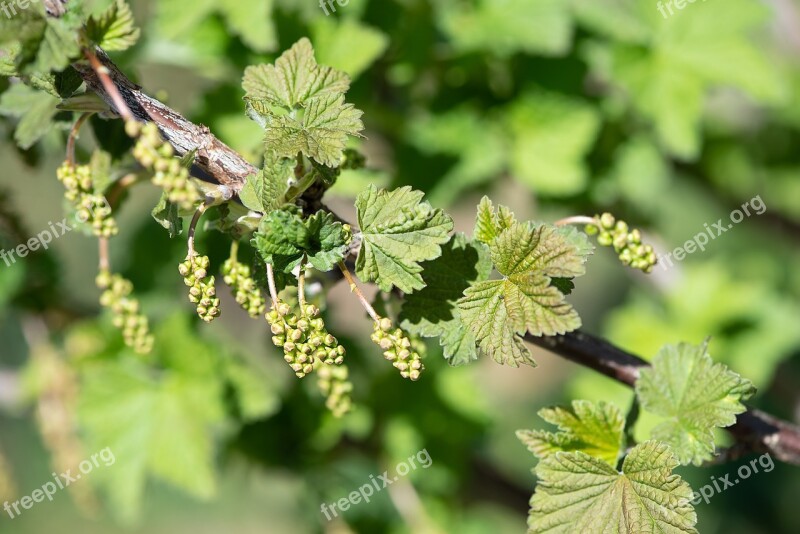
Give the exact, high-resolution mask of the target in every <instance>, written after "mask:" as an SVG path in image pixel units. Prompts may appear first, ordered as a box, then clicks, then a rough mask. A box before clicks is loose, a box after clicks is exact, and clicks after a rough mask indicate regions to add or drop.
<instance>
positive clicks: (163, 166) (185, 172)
mask: <svg viewBox="0 0 800 534" xmlns="http://www.w3.org/2000/svg"><path fill="white" fill-rule="evenodd" d="M125 131H126V132H128V135H130V136H131V137H134V138H137V141H136V146H135V147H134V148H133V156H134V157H135V158H136V160H137V161H138V162H139V163H141V164H142V166H143V167H145V168H147V169H150V170H153V171H155V175H154V176H153V184H154V185H156V186H158V187H160V188H162V189H163V190H164V192H166V194H167V198H168V199H169V201H170V202H172V203H173V204H176V205H177V206H178V207H179V208H180V209H182V210H186V211H189V210H191V209H192V208H193V207H194V204H195V203H196V202H197V200H198V199H199V198H200V194H199V191H198V190H197V187H196V186H195V185H194V184H193V183H192V182H191V180H190V179H189V169H187V168H186V167H184V166H183V165H181V162H180V160H178V159H177V158H175V157H174V156H175V151H174V149H173V148H172V145H170V144H169V143H167V142H165V141H164V140H163V139H161V134H159V133H158V126H156V125H155V123H152V122H148V123H147V124H141V123H139V122H136V121H129V122H128V123H127V124H126V125H125Z"/></svg>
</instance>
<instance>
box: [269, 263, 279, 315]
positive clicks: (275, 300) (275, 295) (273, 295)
mask: <svg viewBox="0 0 800 534" xmlns="http://www.w3.org/2000/svg"><path fill="white" fill-rule="evenodd" d="M267 283H268V284H269V296H270V298H272V307H273V308H277V307H278V290H277V289H276V287H275V272H274V271H273V270H272V264H271V263H268V264H267Z"/></svg>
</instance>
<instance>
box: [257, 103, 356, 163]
mask: <svg viewBox="0 0 800 534" xmlns="http://www.w3.org/2000/svg"><path fill="white" fill-rule="evenodd" d="M251 105H253V109H254V110H256V112H258V113H260V112H261V111H262V110H263V109H264V108H262V107H259V106H258V105H257V104H256V103H251ZM361 115H363V112H361V111H360V110H358V109H356V108H355V107H354V106H353V105H352V104H345V102H344V96H343V95H328V96H326V97H323V98H315V99H314V100H313V101H311V102H309V103H308V104H307V105H306V107H305V109H304V111H303V113H299V114H297V115H295V114H288V115H280V116H277V117H274V118H273V120H272V121H270V122H269V123H268V124H267V128H266V137H265V143H266V147H267V149H268V150H274V151H275V152H276V153H277V154H278V155H279V156H284V157H291V156H296V155H297V153H298V152H302V153H303V154H305V155H306V156H308V157H309V158H311V159H313V160H314V161H316V162H319V163H322V164H323V165H327V166H328V167H338V166H339V164H340V163H341V159H342V153H343V152H344V149H345V147H346V146H347V137H348V136H350V135H352V136H357V135H359V132H361V130H363V129H364V124H363V123H362V122H361Z"/></svg>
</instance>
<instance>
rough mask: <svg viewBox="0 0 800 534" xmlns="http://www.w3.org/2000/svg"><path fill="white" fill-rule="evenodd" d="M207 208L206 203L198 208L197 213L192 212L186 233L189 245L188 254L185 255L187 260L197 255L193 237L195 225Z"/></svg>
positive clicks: (195, 229)
mask: <svg viewBox="0 0 800 534" xmlns="http://www.w3.org/2000/svg"><path fill="white" fill-rule="evenodd" d="M207 208H208V204H207V203H205V202H204V203H203V204H200V207H199V208H197V211H195V212H194V216H193V217H192V222H191V223H189V231H188V236H189V239H188V245H189V253H188V254H187V258H194V257H195V256H196V255H197V253H196V252H195V250H194V235H195V232H196V231H197V223H198V222H200V217H202V216H203V213H205V212H206V209H207Z"/></svg>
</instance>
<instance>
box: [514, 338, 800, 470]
mask: <svg viewBox="0 0 800 534" xmlns="http://www.w3.org/2000/svg"><path fill="white" fill-rule="evenodd" d="M525 339H526V341H529V342H531V343H533V344H535V345H538V346H540V347H542V348H544V349H547V350H549V351H550V352H553V353H555V354H558V355H559V356H561V357H563V358H566V359H568V360H572V361H573V362H575V363H578V364H580V365H583V366H585V367H589V368H591V369H594V370H595V371H598V372H600V373H602V374H604V375H606V376H608V377H610V378H613V379H614V380H617V381H618V382H622V383H623V384H626V385H628V386H631V387H632V386H633V385H634V384H635V383H636V379H637V378H638V377H639V370H640V369H641V368H642V367H647V366H649V365H650V364H648V363H647V362H646V361H644V360H642V359H641V358H639V357H638V356H634V355H633V354H629V353H627V352H625V351H624V350H622V349H620V348H618V347H615V346H614V345H612V344H610V343H608V342H607V341H604V340H602V339H599V338H596V337H594V336H591V335H589V334H586V333H584V332H572V333H569V334H566V335H563V336H555V337H535V336H526V338H525ZM725 430H727V431H728V432H730V433H731V434H732V435H733V437H734V439H735V440H736V446H735V447H734V450H735V451H736V452H735V454H733V455H732V456H731V457H729V459H730V460H734V459H736V457H739V456H744V455H745V454H747V453H765V452H767V453H769V454H770V455H771V456H772V457H773V458H776V459H778V460H781V461H783V462H786V463H790V464H794V465H800V427H798V426H796V425H793V424H791V423H788V422H786V421H782V420H780V419H778V418H776V417H773V416H771V415H769V414H767V413H764V412H762V411H760V410H756V409H754V408H750V409H748V410H747V411H746V412H745V413H743V414H740V415H739V416H738V417H737V418H736V424H734V425H733V426H731V427H728V428H726V429H725Z"/></svg>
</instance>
